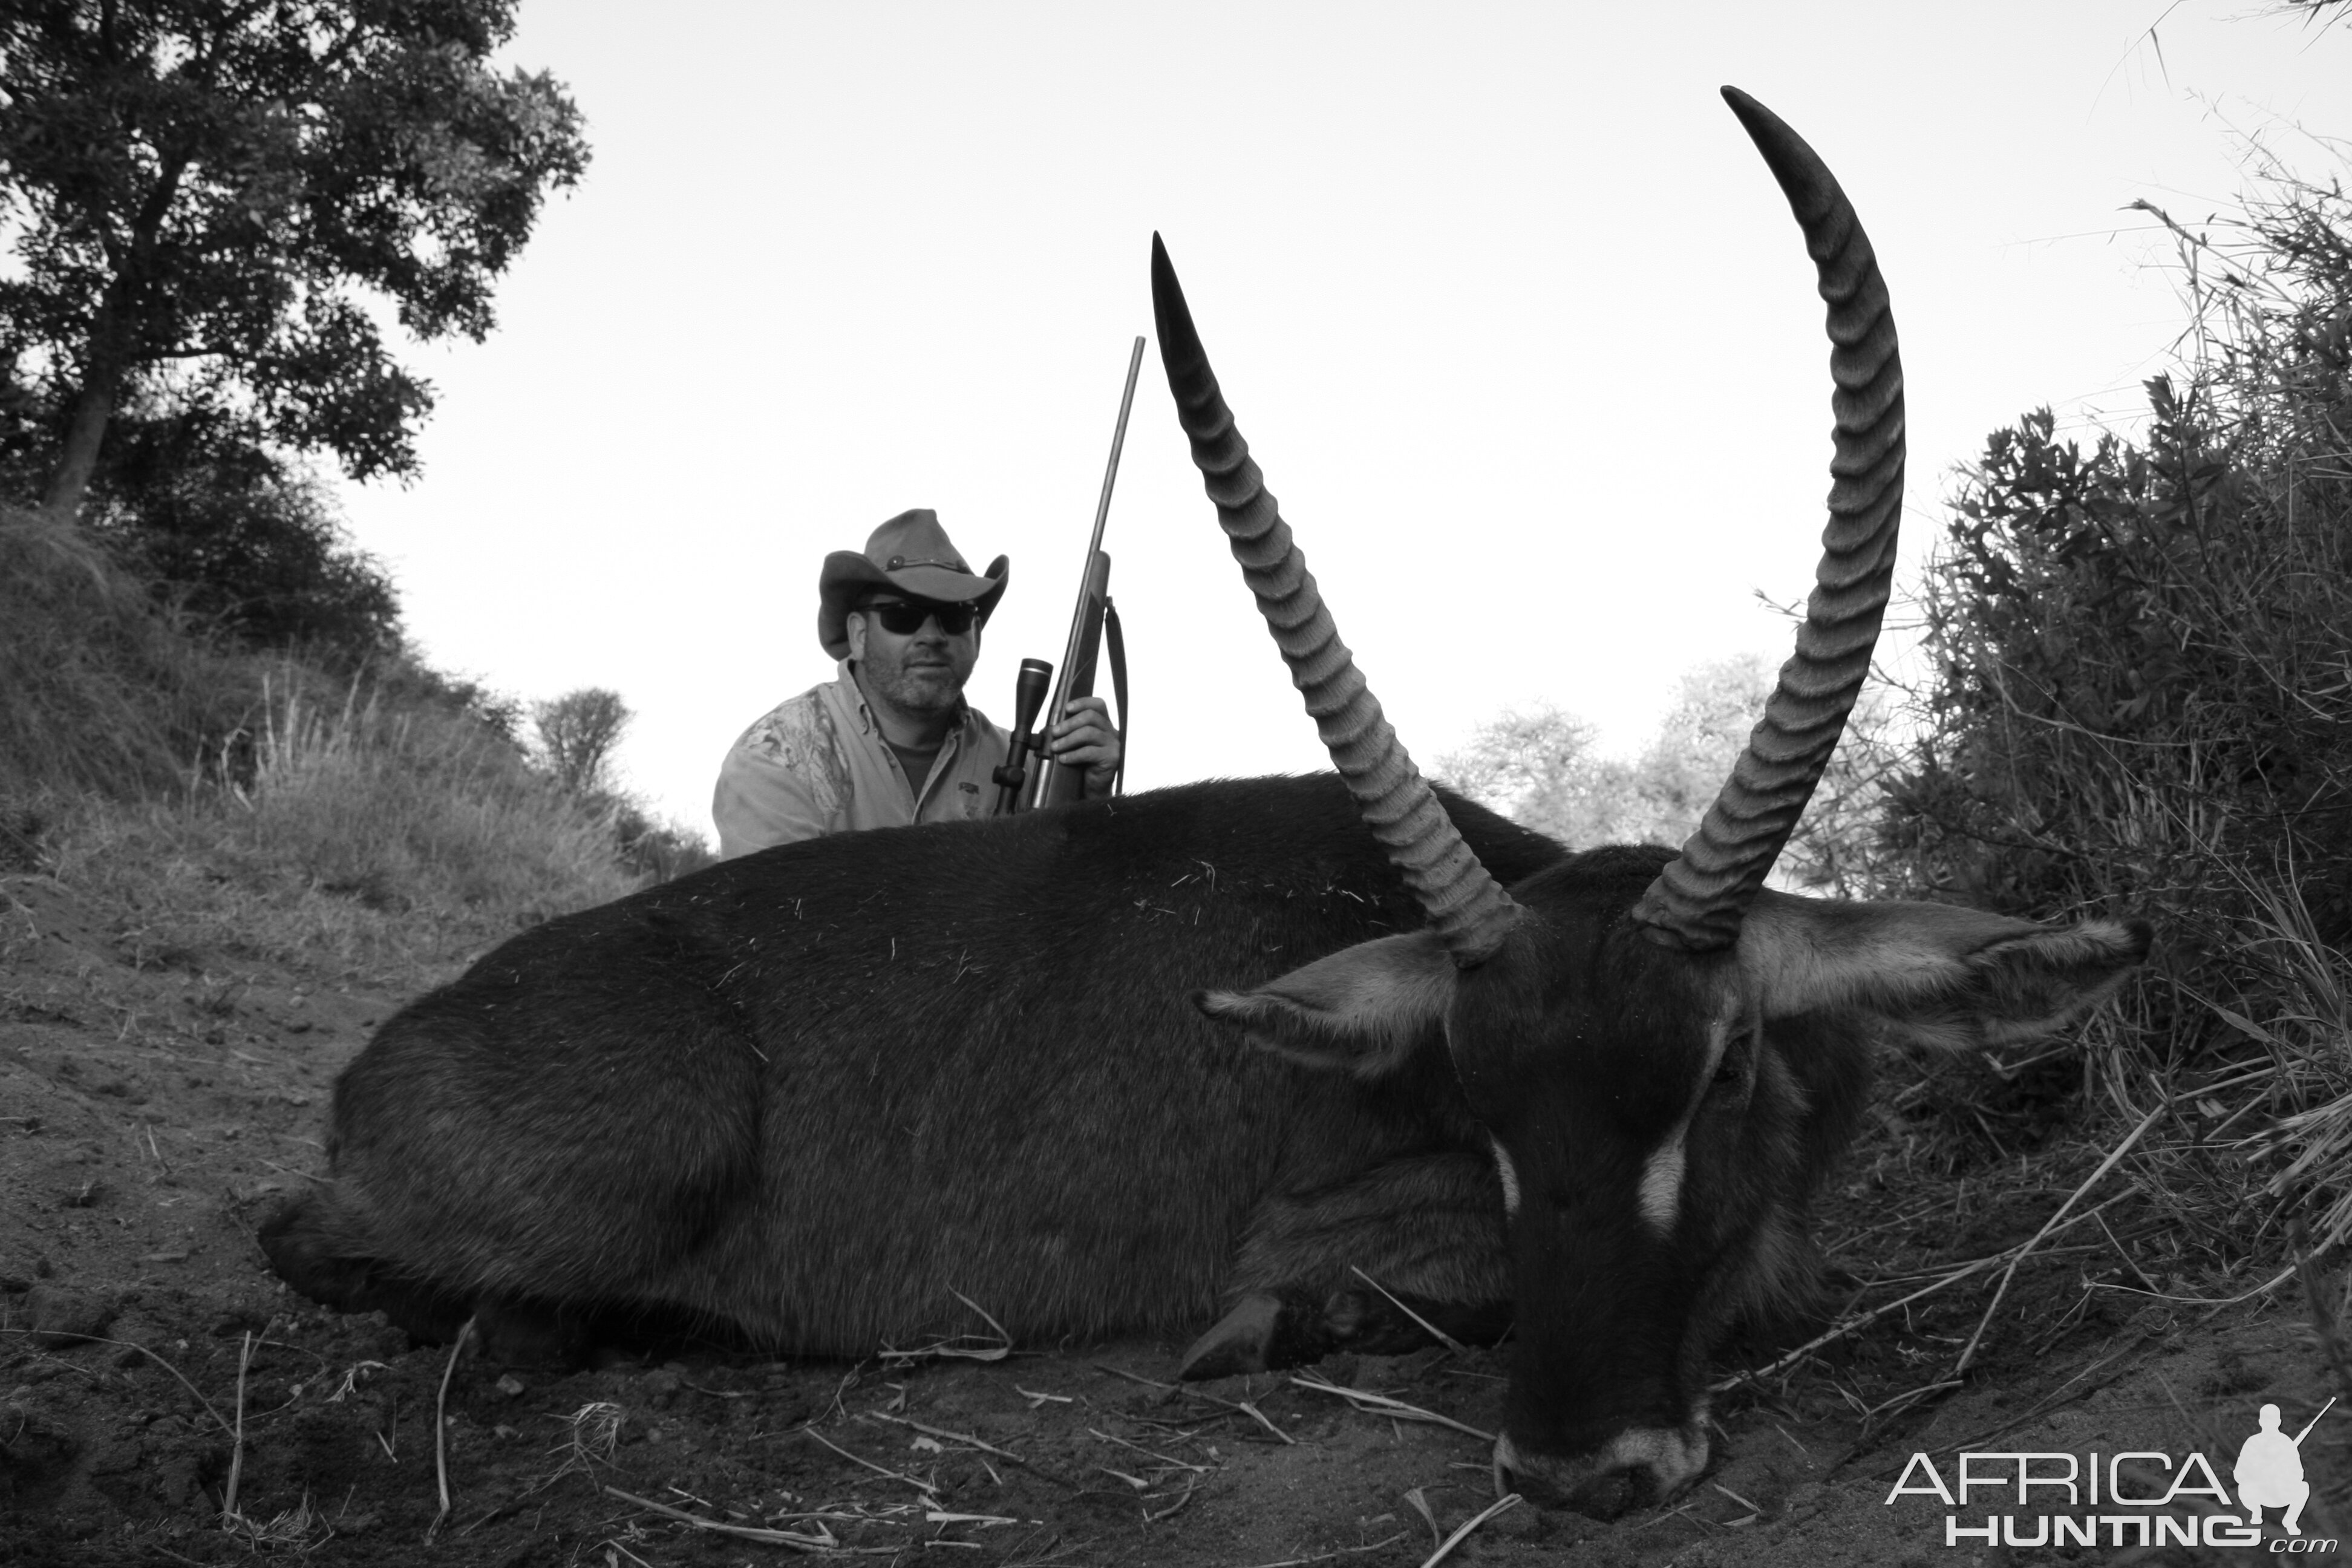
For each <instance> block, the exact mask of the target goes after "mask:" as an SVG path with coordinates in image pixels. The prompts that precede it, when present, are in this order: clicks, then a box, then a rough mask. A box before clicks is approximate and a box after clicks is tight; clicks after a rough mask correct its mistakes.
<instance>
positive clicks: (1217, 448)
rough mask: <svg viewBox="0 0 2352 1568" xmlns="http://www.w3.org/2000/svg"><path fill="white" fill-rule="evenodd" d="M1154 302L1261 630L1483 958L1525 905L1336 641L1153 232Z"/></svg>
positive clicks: (1343, 769)
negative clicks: (1472, 839) (1489, 864)
mask: <svg viewBox="0 0 2352 1568" xmlns="http://www.w3.org/2000/svg"><path fill="white" fill-rule="evenodd" d="M1151 310H1152V314H1153V316H1154V317H1155V318H1156V319H1157V321H1158V322H1159V328H1160V363H1162V364H1163V365H1164V366H1166V368H1167V371H1168V390H1169V392H1170V394H1171V395H1172V396H1174V398H1175V399H1176V418H1177V421H1178V423H1180V424H1181V425H1182V426H1183V427H1184V434H1185V435H1186V436H1187V437H1190V438H1191V440H1192V464H1193V466H1194V467H1195V468H1199V469H1200V470H1201V479H1202V484H1203V485H1204V486H1205V488H1206V489H1207V490H1208V492H1209V499H1210V500H1213V501H1214V502H1215V503H1216V507H1217V522H1218V524H1219V526H1221V527H1223V529H1224V531H1225V535H1226V537H1227V538H1228V539H1229V540H1230V541H1231V542H1232V544H1233V552H1234V560H1235V561H1237V562H1239V563H1241V568H1242V580H1243V581H1244V582H1245V583H1247V584H1249V588H1250V592H1251V593H1253V594H1255V595H1257V607H1258V612H1259V613H1260V614H1261V615H1263V616H1265V625H1266V630H1268V631H1269V632H1271V633H1273V634H1274V642H1275V646H1276V647H1278V648H1280V649H1281V650H1282V659H1283V662H1284V663H1285V664H1287V665H1288V666H1289V667H1290V679H1291V684H1292V685H1294V686H1296V687H1297V688H1298V691H1299V694H1300V696H1302V697H1303V698H1305V699H1306V702H1307V712H1308V714H1309V715H1311V716H1312V717H1313V718H1314V720H1315V728H1316V731H1317V732H1318V734H1320V735H1321V736H1322V738H1323V744H1324V746H1325V748H1326V749H1327V750H1328V751H1329V752H1330V753H1331V761H1332V763H1333V765H1335V766H1336V767H1338V769H1339V776H1340V777H1341V778H1343V779H1345V780H1346V781H1347V783H1348V788H1349V792H1350V793H1351V794H1353V795H1355V797H1356V805H1357V808H1358V809H1359V810H1360V811H1361V812H1362V813H1363V816H1364V821H1365V823H1366V825H1367V826H1370V828H1371V830H1372V837H1375V838H1377V839H1379V840H1380V842H1381V847H1383V848H1384V849H1386V850H1387V852H1388V858H1389V860H1390V861H1391V864H1393V865H1394V866H1395V867H1396V868H1397V869H1398V871H1399V872H1401V873H1402V875H1403V877H1404V880H1405V884H1406V886H1408V887H1410V888H1411V889H1412V891H1413V896H1414V897H1415V898H1417V899H1419V900H1421V906H1422V908H1423V910H1426V911H1427V912H1428V915H1429V921H1430V924H1431V925H1432V926H1433V927H1435V928H1436V930H1437V932H1438V934H1439V936H1440V937H1442V938H1443V939H1444V942H1445V948H1446V951H1447V952H1449V953H1451V954H1452V955H1453V958H1454V963H1456V964H1458V965H1460V966H1461V967H1463V968H1465V969H1466V968H1469V967H1470V966H1471V965H1473V964H1476V963H1484V962H1485V961H1486V960H1487V959H1488V958H1491V957H1493V956H1494V954H1495V951H1496V949H1497V948H1499V947H1500V946H1502V944H1503V938H1504V937H1505V935H1506V934H1507V932H1508V931H1510V929H1511V926H1512V925H1513V923H1515V922H1516V921H1517V919H1518V906H1517V905H1516V904H1514V903H1513V902H1512V901H1511V898H1510V895H1509V894H1507V893H1506V892H1504V891H1503V889H1502V887H1501V886H1500V885H1499V884H1498V883H1496V880H1495V879H1494V878H1493V877H1492V876H1490V875H1488V874H1487V871H1486V867H1484V866H1482V865H1480V864H1479V863H1478V857H1477V856H1476V855H1475V854H1474V853H1472V851H1471V848H1470V846H1469V845H1467V844H1466V843H1465V842H1463V838H1462V835H1461V833H1460V832H1459V831H1458V830H1457V829H1456V828H1455V827H1454V823H1453V821H1452V819H1450V818H1449V817H1447V816H1446V815H1445V808H1444V806H1442V805H1438V803H1437V796H1436V795H1434V794H1433V793H1432V792H1431V790H1430V787H1429V784H1428V783H1427V782H1426V781H1425V780H1423V778H1422V776H1421V773H1420V771H1419V770H1418V769H1416V768H1415V767H1414V766H1413V765H1412V756H1411V755H1409V754H1408V753H1407V752H1406V751H1405V749H1404V745H1403V743H1402V742H1400V741H1399V740H1398V739H1397V736H1396V731H1395V730H1394V729H1392V728H1391V727H1390V724H1389V721H1387V720H1386V719H1385V718H1383V717H1381V705H1380V701H1379V700H1378V699H1377V698H1375V697H1373V695H1372V693H1371V690H1370V688H1369V687H1368V686H1366V684H1365V682H1364V678H1363V675H1362V674H1361V672H1360V671H1359V670H1358V669H1357V668H1356V658H1355V656H1354V655H1353V654H1351V653H1349V651H1348V645H1347V644H1345V643H1343V642H1341V641H1340V640H1339V628H1338V627H1337V626H1334V625H1333V624H1332V621H1331V612H1330V611H1329V610H1328V608H1326V607H1325V606H1324V604H1323V595H1322V592H1321V590H1319V589H1318V588H1317V587H1316V585H1315V578H1314V575H1313V574H1311V573H1309V572H1308V571H1307V558H1306V556H1305V555H1303V554H1301V553H1300V552H1299V549H1298V546H1297V544H1296V543H1294V542H1292V540H1291V537H1290V527H1289V525H1288V524H1287V523H1286V522H1284V521H1282V511H1281V509H1280V508H1279V507H1278V506H1277V505H1276V502H1275V499H1274V497H1273V496H1271V495H1269V494H1267V493H1266V489H1265V476H1264V475H1262V474H1260V473H1259V472H1258V467H1257V465H1256V464H1255V463H1254V462H1252V461H1251V460H1250V455H1249V443H1248V442H1246V441H1244V440H1243V439H1242V434H1241V432H1240V431H1239V430H1237V429H1235V428H1234V416H1233V411H1232V410H1231V409H1229V408H1227V407H1226V406H1225V399H1224V395H1223V394H1222V393H1221V392H1219V391H1218V389H1217V378H1216V375H1215V373H1213V371H1211V370H1210V369H1209V356H1208V355H1207V354H1206V353H1204V352H1202V348H1201V335H1200V333H1199V332H1197V331H1194V330H1193V327H1192V310H1191V309H1190V308H1189V307H1188V306H1186V304H1185V303H1184V290H1183V289H1182V287H1181V285H1179V284H1178V283H1177V281H1176V269H1175V268H1173V267H1171V266H1170V265H1169V262H1168V247H1166V246H1164V245H1162V244H1160V237H1159V236H1158V235H1156V234H1155V235H1153V236H1152V237H1151Z"/></svg>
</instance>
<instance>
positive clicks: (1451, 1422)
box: [1290, 1377, 1517, 1496]
mask: <svg viewBox="0 0 2352 1568" xmlns="http://www.w3.org/2000/svg"><path fill="white" fill-rule="evenodd" d="M1290 1381H1291V1382H1292V1383H1294V1384H1297V1385H1298V1386H1299V1387H1301V1388H1311V1389H1313V1390H1314V1391H1315V1392H1316V1393H1318V1394H1338V1395H1339V1397H1340V1398H1342V1399H1344V1400H1346V1401H1347V1402H1348V1403H1349V1404H1350V1405H1354V1406H1355V1407H1356V1408H1357V1409H1358V1410H1360V1411H1362V1412H1363V1413H1364V1414H1365V1415H1387V1416H1391V1417H1393V1418H1394V1419H1396V1420H1400V1421H1426V1422H1429V1423H1430V1424H1431V1425H1433V1426H1451V1427H1453V1428H1454V1430H1455V1431H1456V1432H1466V1433H1468V1434H1469V1435H1470V1436H1473V1437H1475V1438H1477V1439H1478V1440H1479V1441H1480V1442H1483V1443H1491V1442H1493V1441H1494V1440H1495V1435H1494V1434H1493V1433H1492V1432H1481V1431H1480V1430H1479V1429H1478V1428H1477V1427H1475V1426H1470V1425H1468V1424H1466V1423H1465V1422H1461V1421H1456V1420H1455V1419H1454V1417H1453V1416H1451V1415H1439V1414H1438V1413H1437V1412H1436V1411H1434V1410H1423V1408H1422V1407H1421V1406H1420V1405H1407V1404H1406V1403H1405V1402H1404V1401H1403V1400H1402V1399H1391V1398H1390V1397H1389V1396H1388V1395H1387V1394H1374V1393H1372V1392H1371V1391H1370V1389H1364V1388H1342V1387H1340V1386H1339V1384H1336V1383H1326V1382H1324V1381H1323V1380H1322V1379H1321V1378H1316V1377H1293V1378H1292V1379H1291V1380H1290ZM1513 1495H1515V1496H1516V1495H1517V1494H1513Z"/></svg>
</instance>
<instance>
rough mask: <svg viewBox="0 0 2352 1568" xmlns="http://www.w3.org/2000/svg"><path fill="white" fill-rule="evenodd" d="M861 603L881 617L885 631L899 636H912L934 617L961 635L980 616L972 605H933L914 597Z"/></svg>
mask: <svg viewBox="0 0 2352 1568" xmlns="http://www.w3.org/2000/svg"><path fill="white" fill-rule="evenodd" d="M858 607H859V608H860V609H862V610H863V611H865V613H866V614H867V615H869V616H873V617H874V618H875V619H876V620H877V621H880V622H881V623H882V629H883V630H884V631H886V632H888V633H889V634H890V635H891V636H892V637H912V636H914V634H915V633H917V632H919V631H921V630H922V629H923V623H924V622H925V621H934V620H935V621H937V622H939V623H940V630H941V631H943V632H945V633H947V635H948V636H950V637H961V636H963V634H964V633H966V632H968V631H970V630H971V627H972V623H973V622H974V621H976V620H978V619H979V618H980V617H979V612H978V611H977V610H975V609H973V607H972V606H971V605H934V604H931V603H929V602H928V601H924V600H914V599H873V600H869V601H868V602H866V604H864V605H859V606H858Z"/></svg>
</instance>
